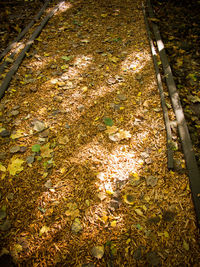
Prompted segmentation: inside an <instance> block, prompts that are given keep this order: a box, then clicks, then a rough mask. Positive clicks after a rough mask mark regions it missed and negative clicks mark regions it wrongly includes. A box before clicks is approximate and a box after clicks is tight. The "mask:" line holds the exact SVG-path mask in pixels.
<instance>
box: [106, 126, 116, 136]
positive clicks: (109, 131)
mask: <svg viewBox="0 0 200 267" xmlns="http://www.w3.org/2000/svg"><path fill="white" fill-rule="evenodd" d="M117 131H118V128H117V126H114V125H113V126H107V130H106V131H105V133H107V134H114V133H116V132H117Z"/></svg>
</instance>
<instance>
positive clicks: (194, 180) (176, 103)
mask: <svg viewBox="0 0 200 267" xmlns="http://www.w3.org/2000/svg"><path fill="white" fill-rule="evenodd" d="M147 7H148V12H149V16H150V18H155V16H154V12H153V9H152V6H151V2H150V0H147ZM152 29H153V32H154V36H155V39H156V42H157V47H158V51H159V54H160V59H161V62H162V66H163V70H164V74H165V79H166V83H167V87H168V90H169V94H170V98H171V103H172V106H173V109H174V113H175V115H176V120H177V125H178V130H179V136H180V139H181V144H182V148H183V152H184V156H185V162H186V166H187V169H188V175H189V181H190V189H191V193H192V198H193V203H194V208H195V212H196V218H197V225H198V227H200V172H199V169H198V165H197V162H196V158H195V154H194V151H193V147H192V141H191V138H190V134H189V131H188V127H187V123H186V120H185V116H184V113H183V109H182V106H181V102H180V98H179V95H178V92H177V89H176V85H175V82H174V78H173V75H172V71H171V67H170V65H169V61H168V58H167V54H166V52H165V48H164V44H163V42H162V39H161V35H160V32H159V29H158V26H157V25H156V24H155V23H154V22H152Z"/></svg>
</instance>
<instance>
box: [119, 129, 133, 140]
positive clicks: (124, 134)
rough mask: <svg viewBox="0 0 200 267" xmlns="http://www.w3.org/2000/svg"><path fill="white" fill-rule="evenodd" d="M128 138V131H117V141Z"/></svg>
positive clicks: (129, 135)
mask: <svg viewBox="0 0 200 267" xmlns="http://www.w3.org/2000/svg"><path fill="white" fill-rule="evenodd" d="M129 138H131V134H130V132H129V131H125V130H119V139H120V140H123V139H129Z"/></svg>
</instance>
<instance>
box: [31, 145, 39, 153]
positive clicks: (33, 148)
mask: <svg viewBox="0 0 200 267" xmlns="http://www.w3.org/2000/svg"><path fill="white" fill-rule="evenodd" d="M32 151H33V152H36V153H37V152H39V151H40V145H38V144H35V145H33V146H32Z"/></svg>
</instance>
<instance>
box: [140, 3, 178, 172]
mask: <svg viewBox="0 0 200 267" xmlns="http://www.w3.org/2000/svg"><path fill="white" fill-rule="evenodd" d="M143 14H144V21H145V25H146V30H147V36H148V39H149V44H150V48H151V53H152V57H153V63H154V67H155V72H156V79H157V85H158V89H159V93H160V99H161V106H162V110H163V117H164V122H165V129H166V133H167V162H168V169H169V170H170V169H173V168H174V160H173V155H174V151H173V150H172V131H171V127H170V120H169V116H168V110H167V107H166V103H165V96H164V90H163V85H162V79H161V75H160V72H159V67H158V62H157V57H156V56H157V54H156V50H155V47H154V44H153V41H152V38H151V33H150V28H149V23H148V21H147V16H146V11H145V8H144V6H143Z"/></svg>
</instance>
